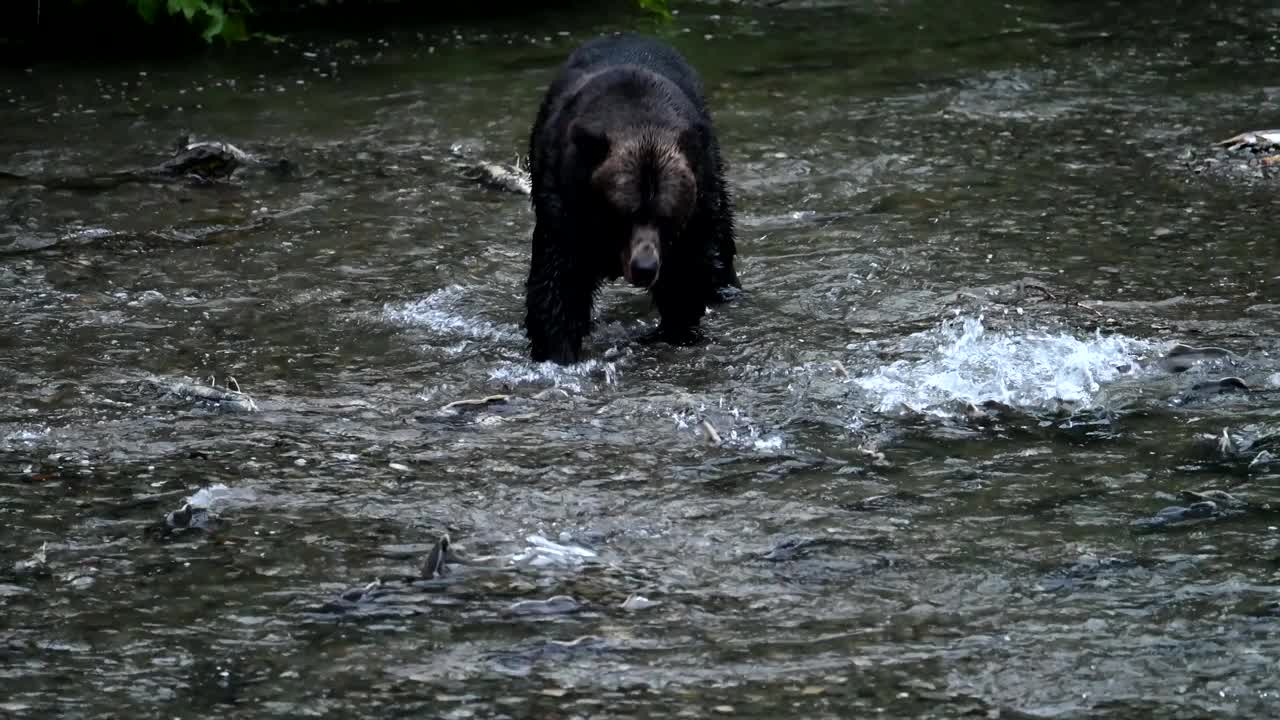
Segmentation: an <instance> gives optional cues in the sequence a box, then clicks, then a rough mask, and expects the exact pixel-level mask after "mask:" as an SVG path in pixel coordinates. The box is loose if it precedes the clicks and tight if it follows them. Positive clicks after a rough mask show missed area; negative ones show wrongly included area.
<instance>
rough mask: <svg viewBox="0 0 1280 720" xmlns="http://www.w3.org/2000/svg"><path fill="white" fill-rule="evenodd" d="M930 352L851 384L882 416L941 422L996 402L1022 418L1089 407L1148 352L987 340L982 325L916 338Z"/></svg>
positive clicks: (1125, 341)
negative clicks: (1064, 406) (915, 415)
mask: <svg viewBox="0 0 1280 720" xmlns="http://www.w3.org/2000/svg"><path fill="white" fill-rule="evenodd" d="M911 339H912V340H915V341H919V342H922V343H923V344H924V345H926V346H931V349H930V350H929V353H928V355H927V356H926V357H925V358H923V359H920V360H899V361H896V362H894V363H892V364H890V365H888V366H885V367H882V368H880V369H879V370H877V371H875V372H874V373H872V374H870V375H865V376H861V377H857V378H853V380H852V382H854V383H855V384H857V385H858V386H860V387H861V388H862V389H864V390H865V391H867V393H868V394H869V395H870V396H871V399H872V401H873V402H874V403H875V404H876V410H877V411H879V412H890V411H897V410H900V409H902V408H906V409H909V410H911V411H914V412H919V413H928V414H933V415H941V416H946V415H950V414H951V411H952V410H954V409H955V407H956V406H957V405H958V404H961V403H973V404H975V405H978V404H981V403H984V402H987V401H996V402H999V403H1002V404H1004V405H1008V406H1010V407H1016V408H1021V409H1026V410H1040V409H1048V408H1052V407H1053V406H1055V405H1057V404H1058V403H1060V402H1069V403H1072V404H1075V405H1077V406H1078V407H1082V408H1088V407H1091V406H1094V405H1095V404H1096V402H1097V400H1098V398H1099V393H1100V391H1101V390H1102V388H1103V385H1104V384H1105V383H1107V382H1109V381H1111V380H1114V379H1115V378H1116V377H1117V376H1118V375H1120V374H1121V370H1119V368H1120V367H1123V366H1131V365H1133V364H1134V363H1135V361H1136V360H1137V358H1138V356H1139V355H1141V354H1143V353H1144V352H1146V351H1148V350H1150V349H1151V348H1152V347H1153V345H1152V344H1151V343H1147V342H1145V341H1141V340H1135V339H1132V338H1127V337H1124V336H1121V335H1111V336H1107V337H1104V336H1103V335H1102V334H1101V333H1095V334H1094V335H1093V336H1091V337H1087V338H1085V339H1080V338H1076V337H1072V336H1070V335H1061V334H1059V335H1031V334H1022V335H1010V334H1005V333H999V332H987V330H986V328H985V327H984V326H983V324H982V318H981V317H978V318H963V319H962V321H961V322H950V323H944V324H943V325H942V326H941V327H939V328H936V329H934V330H929V331H926V332H923V333H917V334H915V335H913V336H912V337H911Z"/></svg>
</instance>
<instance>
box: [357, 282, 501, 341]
mask: <svg viewBox="0 0 1280 720" xmlns="http://www.w3.org/2000/svg"><path fill="white" fill-rule="evenodd" d="M465 292H466V291H465V290H464V289H463V287H462V286H460V285H450V286H448V287H443V288H440V289H439V290H436V291H434V292H432V293H431V294H429V295H427V296H426V297H425V298H422V299H421V300H416V301H414V302H411V303H397V304H388V305H386V306H385V307H384V308H383V309H382V318H383V320H385V321H386V322H389V323H393V324H396V325H408V326H412V327H421V328H426V329H427V330H429V331H431V332H432V333H434V334H436V335H439V336H441V337H444V338H451V339H461V340H489V341H496V342H503V343H509V342H516V341H519V340H520V339H521V336H520V333H519V332H517V329H516V328H515V327H514V326H510V327H506V326H502V325H499V324H497V323H493V322H490V321H488V320H483V319H481V318H477V317H475V316H474V315H473V314H471V313H469V312H467V311H468V309H472V308H475V307H477V306H478V304H477V303H475V302H471V301H468V300H467V299H466V298H465V297H464V294H465Z"/></svg>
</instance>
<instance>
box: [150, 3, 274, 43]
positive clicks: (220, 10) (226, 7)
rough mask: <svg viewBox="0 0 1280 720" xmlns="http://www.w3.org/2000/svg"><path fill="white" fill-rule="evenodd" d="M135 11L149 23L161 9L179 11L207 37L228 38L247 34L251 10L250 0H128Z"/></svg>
mask: <svg viewBox="0 0 1280 720" xmlns="http://www.w3.org/2000/svg"><path fill="white" fill-rule="evenodd" d="M129 4H130V5H133V6H134V8H136V9H137V11H138V15H140V16H141V17H142V19H143V20H146V21H147V22H149V23H152V22H155V21H156V18H157V17H158V16H159V15H160V13H161V12H162V11H163V12H165V13H166V14H168V15H182V16H183V17H184V18H185V19H186V20H187V22H189V23H191V24H192V25H195V26H196V27H198V28H200V34H201V36H203V37H204V39H205V40H206V41H212V40H213V39H214V38H222V39H223V40H225V41H227V42H232V41H236V40H243V39H245V38H246V37H248V33H247V32H246V31H245V24H244V19H245V16H247V15H250V14H252V13H253V6H252V5H250V4H249V0H129Z"/></svg>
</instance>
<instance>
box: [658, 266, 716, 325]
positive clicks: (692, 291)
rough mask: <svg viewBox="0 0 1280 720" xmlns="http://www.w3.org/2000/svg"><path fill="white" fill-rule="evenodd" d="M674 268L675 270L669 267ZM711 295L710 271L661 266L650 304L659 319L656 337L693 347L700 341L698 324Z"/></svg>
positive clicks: (697, 267) (699, 267) (707, 269)
mask: <svg viewBox="0 0 1280 720" xmlns="http://www.w3.org/2000/svg"><path fill="white" fill-rule="evenodd" d="M672 266H674V267H672ZM711 291H712V285H711V272H710V268H707V267H705V266H702V265H701V264H700V263H699V264H698V265H697V266H695V267H687V266H686V267H681V266H680V263H663V266H662V270H661V273H660V274H659V276H658V282H657V284H656V285H655V286H654V288H653V300H654V303H655V304H656V305H657V306H658V314H659V315H660V316H661V317H662V319H661V321H660V323H659V325H658V332H657V337H654V338H651V339H655V340H656V339H659V338H661V339H662V340H665V341H667V342H669V343H671V344H672V345H692V344H694V343H697V342H699V341H700V340H701V339H702V333H701V331H700V330H699V328H698V324H699V323H700V322H701V321H702V316H703V315H705V314H706V312H707V305H706V299H707V297H708V295H709V294H710V293H711Z"/></svg>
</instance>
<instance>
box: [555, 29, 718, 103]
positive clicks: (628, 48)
mask: <svg viewBox="0 0 1280 720" xmlns="http://www.w3.org/2000/svg"><path fill="white" fill-rule="evenodd" d="M617 65H636V66H639V67H642V68H644V69H646V70H648V71H650V72H653V73H656V74H658V75H661V76H662V77H664V78H666V79H667V80H670V81H671V82H673V83H675V85H676V86H677V87H679V88H680V90H681V91H683V92H684V94H685V95H687V96H688V97H689V100H690V101H692V102H693V104H694V105H695V106H697V107H698V108H699V109H701V108H702V107H703V98H702V83H701V82H700V81H699V79H698V75H697V73H696V72H694V69H693V67H692V66H690V65H689V63H688V61H687V60H685V59H684V56H682V55H681V54H680V53H678V52H676V50H675V48H672V47H671V46H670V45H667V44H665V43H662V42H659V41H657V40H654V39H652V38H647V37H645V36H643V35H636V34H634V33H622V34H619V35H613V36H609V37H601V38H596V39H594V40H590V41H588V42H586V43H584V44H582V45H581V46H579V47H578V49H577V50H574V51H573V53H572V54H571V55H570V56H569V59H568V60H567V61H566V62H565V66H564V72H563V77H564V79H565V80H569V81H570V82H571V81H572V79H573V78H577V77H581V76H582V75H585V74H588V73H596V72H599V71H601V70H604V69H606V68H608V67H611V66H617Z"/></svg>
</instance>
